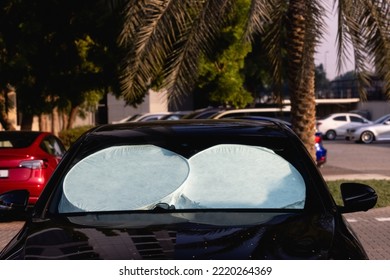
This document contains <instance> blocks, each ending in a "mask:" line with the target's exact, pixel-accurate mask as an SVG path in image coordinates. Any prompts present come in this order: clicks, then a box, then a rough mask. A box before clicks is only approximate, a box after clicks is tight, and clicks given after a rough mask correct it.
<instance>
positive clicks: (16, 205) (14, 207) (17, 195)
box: [0, 190, 30, 214]
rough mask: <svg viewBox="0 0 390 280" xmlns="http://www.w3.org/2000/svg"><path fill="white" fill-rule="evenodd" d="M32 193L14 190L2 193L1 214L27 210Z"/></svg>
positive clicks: (0, 196)
mask: <svg viewBox="0 0 390 280" xmlns="http://www.w3.org/2000/svg"><path fill="white" fill-rule="evenodd" d="M29 196H30V193H29V192H28V191H27V190H14V191H9V192H6V193H3V194H1V195H0V214H17V213H22V212H24V211H26V209H27V205H28V198H29Z"/></svg>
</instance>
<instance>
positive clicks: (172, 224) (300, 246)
mask: <svg viewBox="0 0 390 280" xmlns="http://www.w3.org/2000/svg"><path fill="white" fill-rule="evenodd" d="M154 125H155V124H154ZM154 125H153V124H145V125H144V124H130V125H129V124H126V125H115V126H111V125H109V126H103V127H100V128H96V129H94V130H91V131H90V132H89V133H87V134H85V135H84V136H83V137H81V138H80V139H79V141H78V142H77V143H76V144H75V145H74V146H73V147H72V148H71V149H70V150H69V151H68V153H67V154H66V155H65V157H64V158H63V160H62V161H61V163H60V165H59V168H57V170H56V172H55V174H54V175H53V176H52V178H51V180H50V182H49V183H48V185H47V187H46V189H45V190H44V192H43V193H42V195H41V198H40V200H39V201H38V203H37V204H36V206H35V209H34V212H33V214H32V215H31V217H29V218H28V220H27V222H26V224H25V226H24V227H23V229H22V230H21V232H20V233H19V234H18V235H17V236H16V237H15V238H14V239H13V240H12V241H11V243H10V244H9V245H8V246H6V248H4V250H3V251H2V252H1V254H0V258H1V259H114V260H115V259H366V258H367V255H366V253H365V252H364V249H363V248H362V246H361V244H360V243H359V241H358V239H357V238H356V237H355V236H354V234H353V232H351V230H350V229H349V228H348V226H347V225H346V222H345V221H344V219H343V217H342V216H341V211H340V208H338V207H337V206H336V205H335V203H334V201H333V199H332V197H331V195H330V193H329V191H328V190H327V187H326V184H325V182H324V180H323V178H322V177H321V175H320V173H319V171H318V170H317V168H316V167H315V164H314V162H313V161H312V160H311V158H310V156H309V155H308V154H307V151H306V150H304V148H303V145H302V143H300V141H299V140H298V139H297V137H296V136H295V135H294V134H293V133H292V132H291V131H290V130H289V129H288V128H286V127H284V126H283V125H279V124H275V123H269V122H264V123H263V124H259V123H258V122H256V123H252V122H250V121H226V120H223V121H210V122H209V121H202V122H191V121H189V122H186V121H185V122H184V124H183V123H182V122H172V121H170V122H169V124H161V123H159V124H158V126H157V128H156V127H154ZM129 128H130V131H129ZM134 130H135V131H137V132H136V133H135V134H134V133H133V132H134ZM140 132H142V133H140ZM258 133H260V134H261V135H263V136H264V135H269V136H265V138H267V137H269V138H271V139H269V140H271V142H272V143H271V144H270V143H268V144H270V145H273V146H274V148H275V149H276V150H277V149H278V148H280V147H278V145H279V143H278V142H277V141H275V139H276V140H277V139H279V138H281V141H282V142H283V141H287V142H290V141H291V145H294V146H296V147H297V149H298V150H297V152H298V153H304V154H305V156H302V157H300V158H298V159H297V158H296V157H295V155H287V156H289V157H290V158H291V159H292V160H294V159H295V160H296V162H295V163H294V164H295V165H296V166H297V168H299V169H301V170H304V172H305V173H306V174H310V175H309V176H308V177H307V178H305V180H307V181H308V184H309V186H310V187H308V189H307V195H308V196H309V197H310V200H308V203H307V205H306V206H305V209H303V210H299V211H289V212H285V211H281V210H277V211H276V210H275V211H272V210H268V211H264V210H261V211H258V212H254V213H252V212H251V213H248V211H241V210H240V209H237V210H234V209H229V210H228V211H224V212H218V211H217V210H215V211H214V210H213V211H206V212H205V213H204V212H195V213H194V212H193V211H190V212H186V211H183V212H181V213H180V215H181V218H180V219H176V218H177V216H176V214H177V212H175V211H170V210H167V211H162V212H159V213H153V214H150V213H143V214H142V213H138V212H118V213H105V212H101V213H88V214H80V215H77V214H68V215H64V214H58V213H57V212H56V211H57V210H56V208H55V204H54V203H53V201H55V200H56V199H58V196H59V190H58V188H57V185H58V184H60V182H61V180H62V171H63V170H67V169H68V168H70V166H71V165H72V164H74V161H75V160H76V161H77V160H78V159H77V158H78V157H83V156H86V155H87V154H89V153H91V152H92V150H96V147H104V146H107V145H111V144H112V141H114V142H116V144H118V145H120V144H121V143H125V142H126V143H129V141H130V140H129V139H130V138H129V137H130V136H131V141H130V142H131V143H133V144H134V143H144V142H148V143H150V142H153V143H154V144H159V145H163V146H164V145H168V146H169V148H170V149H176V150H175V151H179V150H180V149H183V150H185V149H186V148H187V147H183V146H181V145H178V144H179V143H182V144H183V143H184V142H185V143H186V145H194V148H195V149H196V148H197V147H200V146H202V142H200V140H203V141H204V139H208V140H207V141H209V142H211V143H212V142H221V141H222V142H223V141H228V142H235V141H240V138H241V137H242V136H243V135H245V137H246V138H248V139H249V140H248V139H247V141H249V142H253V141H255V140H256V139H255V138H256V137H254V138H251V136H255V135H257V134H258ZM110 135H111V136H110ZM263 136H262V137H263ZM183 137H184V138H185V140H186V141H184V142H183ZM225 139H228V140H225ZM109 140H110V141H111V143H110V144H108V142H107V141H109ZM265 141H267V139H266V140H265ZM88 142H89V144H87V143H88ZM255 142H256V141H255ZM84 153H85V154H84ZM189 153H191V152H189ZM182 154H183V153H182ZM186 156H189V155H186ZM140 215H146V216H144V217H148V215H158V216H157V217H158V218H157V219H156V220H157V222H156V220H155V219H154V218H153V221H151V222H147V219H144V220H142V219H140ZM194 215H198V216H202V215H208V217H209V220H207V221H206V222H205V221H204V220H203V219H200V220H198V221H197V220H193V219H192V218H186V217H187V216H188V217H193V216H194ZM221 215H222V216H224V217H225V218H226V217H237V216H238V217H240V218H238V219H236V220H234V219H233V220H234V221H237V223H232V224H219V223H218V221H219V220H220V218H221ZM264 215H265V216H267V217H270V218H269V219H266V220H264V219H263V218H262V217H263V216H264ZM210 217H211V221H210ZM253 217H255V219H254V218H253ZM140 220H141V221H143V222H141V223H140V222H139V221H140ZM213 220H214V222H213ZM135 221H138V222H135ZM245 221H247V222H245ZM91 222H93V223H91ZM108 240H110V242H111V241H112V244H111V245H110V243H109V242H108ZM124 240H126V241H124ZM137 240H138V241H140V242H138V243H137ZM153 244H154V245H156V244H158V246H157V247H156V246H155V247H153V246H154V245H153ZM162 244H164V245H163V246H162ZM114 245H115V246H114ZM148 246H151V247H150V248H149V247H148ZM119 249H120V252H119V251H118V250H119ZM102 252H104V253H102Z"/></svg>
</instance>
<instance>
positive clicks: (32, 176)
mask: <svg viewBox="0 0 390 280" xmlns="http://www.w3.org/2000/svg"><path fill="white" fill-rule="evenodd" d="M64 153H65V147H64V145H63V143H62V142H61V140H60V139H59V138H57V137H56V136H54V135H53V134H51V133H48V132H37V131H0V194H2V193H5V192H8V191H11V190H18V189H26V190H28V192H29V193H30V197H29V204H30V205H33V204H35V202H36V201H37V199H38V197H39V195H40V194H41V192H42V190H43V188H44V187H45V185H46V182H47V180H48V179H49V178H50V176H51V174H52V173H53V171H54V169H55V168H56V167H57V165H58V163H59V161H60V159H61V158H62V156H63V155H64Z"/></svg>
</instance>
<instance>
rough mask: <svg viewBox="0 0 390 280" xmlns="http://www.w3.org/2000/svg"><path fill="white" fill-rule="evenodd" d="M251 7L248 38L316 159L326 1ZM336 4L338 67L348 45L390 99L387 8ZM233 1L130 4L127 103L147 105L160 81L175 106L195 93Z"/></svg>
mask: <svg viewBox="0 0 390 280" xmlns="http://www.w3.org/2000/svg"><path fill="white" fill-rule="evenodd" d="M247 1H248V5H250V9H249V13H248V22H247V34H246V35H247V36H246V38H248V39H250V38H252V36H251V35H253V34H255V33H258V34H261V36H262V38H264V42H265V44H266V46H267V53H268V55H269V58H270V61H271V65H272V69H271V71H272V76H273V79H274V85H275V93H277V94H278V93H280V92H281V91H280V90H279V89H280V88H281V84H282V74H283V72H285V73H287V74H286V75H287V82H288V87H289V93H290V100H291V106H292V125H293V129H294V131H295V132H296V133H297V134H298V136H299V137H300V138H301V139H302V141H303V142H304V144H305V145H306V147H307V148H308V149H309V151H310V152H311V153H312V155H313V156H314V153H315V151H314V149H313V147H314V143H313V142H314V138H313V135H314V132H315V115H316V111H315V95H314V76H315V65H314V54H315V48H316V45H317V44H318V42H319V40H320V39H321V36H322V34H323V33H324V32H325V25H324V16H323V15H324V11H325V7H324V3H323V1H321V0H247ZM332 1H333V5H334V7H335V8H337V11H338V15H339V16H338V17H339V29H338V46H337V48H338V54H339V60H338V61H339V64H338V65H339V67H340V68H341V67H342V65H343V63H344V62H345V60H346V59H348V57H346V56H345V54H346V53H347V50H348V49H347V48H346V46H347V44H348V43H349V42H350V43H352V46H353V47H354V59H355V65H356V71H357V73H358V76H359V77H360V81H361V82H362V83H367V82H368V77H369V72H368V71H367V65H370V66H372V67H375V70H376V73H377V74H378V75H380V77H381V78H383V80H384V81H385V91H386V93H387V94H388V95H389V96H390V93H389V89H390V35H389V32H390V24H389V15H390V4H389V2H388V1H387V0H374V1H372V0H339V1H337V0H332ZM235 2H236V1H235V0H180V1H178V0H129V1H128V4H127V8H126V9H125V12H124V26H123V30H122V32H121V34H120V38H119V43H120V44H121V46H122V47H124V48H125V49H126V58H125V59H124V64H123V69H122V71H123V72H122V73H123V76H122V91H123V96H124V98H125V100H126V101H127V103H128V104H133V105H134V104H137V103H140V102H142V100H143V97H144V96H145V94H146V92H147V90H148V88H149V87H150V84H151V82H152V81H154V80H155V79H156V77H163V83H162V86H163V87H164V88H165V89H166V90H167V92H168V94H169V95H168V98H170V99H172V100H175V99H178V98H179V97H181V96H182V95H184V94H186V93H188V92H190V91H191V89H192V88H193V85H194V83H195V82H196V77H197V75H196V74H197V66H198V59H199V57H200V55H201V54H202V53H207V52H208V51H209V50H210V49H209V48H210V47H211V46H212V42H213V39H214V38H215V36H216V35H217V34H218V31H219V30H221V28H222V27H223V26H224V24H225V22H226V20H227V19H228V17H229V13H230V12H231V11H232V9H234V5H235ZM285 38H287V40H284V39H285ZM283 50H286V51H287V57H288V65H287V67H286V68H285V69H283V67H282V57H283V55H282V52H283ZM367 63H368V64H367ZM278 96H279V97H280V99H281V98H282V97H281V95H278ZM362 96H364V91H362Z"/></svg>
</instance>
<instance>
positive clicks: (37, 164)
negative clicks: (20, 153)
mask: <svg viewBox="0 0 390 280" xmlns="http://www.w3.org/2000/svg"><path fill="white" fill-rule="evenodd" d="M19 167H23V168H29V169H42V168H46V167H47V164H46V162H45V161H44V160H41V159H39V160H37V159H36V160H24V161H22V162H21V163H20V164H19Z"/></svg>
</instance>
